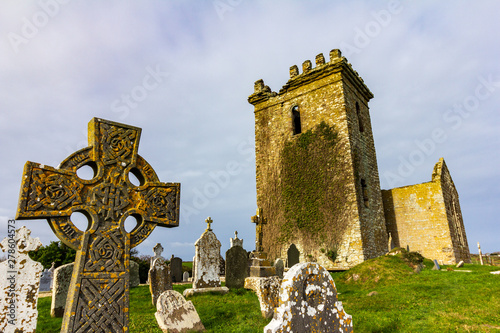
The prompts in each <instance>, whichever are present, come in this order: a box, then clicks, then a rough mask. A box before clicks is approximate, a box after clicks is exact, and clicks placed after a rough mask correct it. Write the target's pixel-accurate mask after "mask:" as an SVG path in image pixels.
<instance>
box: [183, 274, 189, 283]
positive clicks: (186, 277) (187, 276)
mask: <svg viewBox="0 0 500 333" xmlns="http://www.w3.org/2000/svg"><path fill="white" fill-rule="evenodd" d="M182 282H189V272H187V271H186V272H184V273H183V274H182Z"/></svg>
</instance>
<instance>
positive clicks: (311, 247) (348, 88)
mask: <svg viewBox="0 0 500 333" xmlns="http://www.w3.org/2000/svg"><path fill="white" fill-rule="evenodd" d="M254 88H255V91H254V93H253V94H252V95H251V96H250V97H249V98H248V101H249V103H251V104H252V105H254V107H255V149H256V174H257V205H258V206H259V207H261V208H263V210H262V212H263V215H264V216H263V218H264V219H266V220H267V224H264V225H263V247H264V250H265V251H266V252H267V253H268V256H269V258H270V259H275V258H278V257H279V258H283V259H286V260H287V262H288V266H289V267H291V266H292V265H293V264H295V263H296V262H298V261H301V262H304V261H317V262H318V263H319V264H321V265H323V266H324V267H325V268H327V269H330V270H331V269H347V268H350V267H352V266H354V265H356V264H359V263H361V262H363V261H364V260H366V259H370V258H374V257H377V256H379V255H382V254H384V253H386V252H387V239H388V236H387V232H386V226H385V219H384V209H383V204H382V195H381V190H380V181H379V175H378V168H377V159H376V154H375V145H374V141H373V133H372V127H371V121H370V113H369V108H368V101H369V100H370V99H371V98H372V97H373V94H372V93H371V92H370V90H369V89H368V88H367V87H366V85H365V84H364V83H363V80H362V79H361V77H359V75H358V74H357V72H356V71H354V70H353V69H352V67H351V65H350V64H349V63H348V62H347V60H346V59H345V58H344V57H342V56H341V53H340V51H339V50H332V51H331V52H330V61H328V62H325V58H324V56H323V55H322V54H319V55H317V56H316V67H315V68H313V67H312V64H311V61H309V60H307V61H305V62H304V63H303V64H302V73H301V74H299V70H298V68H297V66H292V67H291V68H290V80H289V81H288V82H287V83H286V84H285V85H284V86H283V88H282V89H281V90H280V91H279V93H276V92H273V91H271V89H270V88H269V87H268V86H265V85H264V82H263V81H262V80H259V81H257V82H255V87H254Z"/></svg>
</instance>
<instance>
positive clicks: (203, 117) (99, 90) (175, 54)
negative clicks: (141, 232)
mask: <svg viewBox="0 0 500 333" xmlns="http://www.w3.org/2000/svg"><path fill="white" fill-rule="evenodd" d="M499 12H500V2H498V1H483V0H481V1H474V2H471V1H446V0H445V1H439V2H437V1H404V2H402V1H401V2H399V1H392V0H391V1H326V0H325V1H307V2H306V1H291V0H289V1H272V2H271V1H249V0H216V1H189V0H186V1H174V0H161V1H160V0H158V1H156V0H150V1H117V0H115V1H106V2H103V1H95V0H90V1H77V0H72V1H70V0H64V1H63V0H40V1H16V0H3V1H2V9H1V11H0V50H1V51H0V73H1V74H0V126H1V130H0V156H1V158H2V166H1V168H0V183H1V186H0V239H3V238H4V237H6V235H7V223H8V220H9V219H13V218H14V217H15V212H16V207H17V202H18V197H19V189H20V185H21V176H22V172H23V166H24V164H25V163H26V161H33V162H38V163H42V164H45V165H49V166H53V167H56V166H57V165H58V164H59V163H60V162H61V161H62V160H64V159H65V158H66V157H67V156H69V155H70V154H71V153H73V152H74V151H76V150H78V149H80V148H83V147H86V146H87V145H88V144H87V124H88V122H89V121H90V120H91V119H92V118H93V117H99V118H103V119H107V120H111V121H116V122H120V123H125V124H128V125H132V126H136V127H140V128H142V136H141V139H140V146H139V154H140V155H141V156H142V157H144V158H145V159H146V161H148V162H149V164H151V166H152V167H153V168H154V169H155V171H156V173H157V174H158V176H159V178H160V181H162V182H180V183H181V213H180V224H179V227H177V228H161V227H157V228H156V229H155V230H154V231H153V233H152V234H151V235H150V237H149V238H147V239H146V240H145V241H144V242H143V243H142V244H141V245H139V246H138V247H137V249H138V250H139V253H140V254H148V255H153V251H152V248H153V247H154V245H155V244H156V243H161V244H162V246H163V247H164V249H165V250H164V252H163V256H165V257H167V258H170V256H171V255H172V254H174V255H175V256H178V257H181V258H183V260H191V258H192V257H193V255H194V250H195V248H194V242H195V241H196V240H197V239H198V238H199V236H200V235H201V234H202V233H203V231H204V230H205V228H206V223H205V222H204V221H205V219H206V218H207V217H208V216H211V217H212V219H213V221H214V222H213V224H212V228H213V231H214V232H215V234H216V235H217V237H218V239H219V240H220V241H221V243H222V248H221V253H225V251H226V250H227V249H228V248H229V239H230V238H231V237H234V232H235V231H238V237H239V238H242V239H243V240H244V243H243V245H244V247H245V249H247V250H253V249H254V241H255V225H254V224H252V223H251V220H250V217H251V216H252V215H255V211H256V208H257V207H256V190H255V154H254V115H253V106H252V105H250V104H249V103H248V102H247V98H248V96H249V95H251V94H252V93H253V85H254V82H255V81H257V80H259V79H263V80H264V82H265V84H266V85H269V86H270V87H271V89H272V90H273V91H279V89H280V88H281V87H282V86H283V85H284V84H285V83H286V82H287V80H288V79H289V68H290V66H293V65H298V66H299V68H301V64H302V63H303V62H304V61H305V60H308V59H310V60H311V61H313V62H314V58H315V56H316V55H317V54H319V53H323V54H324V55H325V58H326V60H327V61H328V54H329V51H330V50H332V49H340V50H341V51H342V55H343V56H345V57H346V58H347V59H348V61H349V62H350V63H351V64H352V66H353V67H354V69H356V70H357V72H358V73H359V75H360V76H361V77H362V78H363V79H364V82H365V84H366V85H367V86H368V87H369V89H370V90H371V91H372V92H373V94H374V98H373V99H372V100H371V101H370V103H369V107H370V114H371V121H372V128H373V133H374V140H375V147H376V151H377V161H378V169H379V174H380V182H381V188H382V189H389V188H393V187H398V186H404V185H411V184H417V183H423V182H427V181H430V180H431V175H432V170H433V167H434V164H435V163H436V162H438V160H439V158H440V157H444V159H445V161H446V164H447V166H448V168H449V170H450V172H451V175H452V178H453V181H454V183H455V186H456V188H457V190H458V193H459V196H460V205H461V210H462V214H463V219H464V224H465V229H466V233H467V240H468V244H469V248H470V250H471V252H472V253H477V252H478V251H477V243H478V242H479V243H480V244H481V248H482V251H483V253H487V252H494V251H500V244H499V240H500V223H499V217H498V216H499V214H498V213H497V211H496V210H495V209H496V208H498V206H499V204H500V190H499V188H500V187H499V186H498V184H499V183H500V171H499V170H500V168H499V162H500V155H499V148H498V147H499V146H500V145H499V144H500V140H499V137H500V134H499V130H500V126H499V125H500V113H499V112H498V106H499V105H500V65H499V61H498V59H500V43H499V39H500V20H498V13H499ZM75 220H76V221H77V223H76V224H77V225H79V226H81V223H80V222H78V219H77V218H76V217H75ZM79 223H80V224H79ZM23 225H25V226H27V227H28V228H30V229H31V230H32V236H34V237H39V238H40V240H41V241H42V243H43V244H44V245H48V244H49V243H50V242H51V241H55V240H57V238H56V236H55V235H54V234H53V232H52V230H51V229H50V227H49V225H48V223H47V222H46V221H45V220H30V221H26V220H18V221H16V227H17V228H19V227H21V226H23ZM127 227H129V224H127Z"/></svg>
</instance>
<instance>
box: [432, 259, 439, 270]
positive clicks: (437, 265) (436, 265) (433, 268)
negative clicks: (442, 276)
mask: <svg viewBox="0 0 500 333" xmlns="http://www.w3.org/2000/svg"><path fill="white" fill-rule="evenodd" d="M440 269H441V266H439V263H438V261H437V260H436V259H434V267H432V270H433V271H439V270H440Z"/></svg>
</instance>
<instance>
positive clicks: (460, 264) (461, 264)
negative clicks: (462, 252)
mask: <svg viewBox="0 0 500 333" xmlns="http://www.w3.org/2000/svg"><path fill="white" fill-rule="evenodd" d="M460 267H464V261H463V260H460V262H459V263H458V264H457V268H460Z"/></svg>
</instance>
